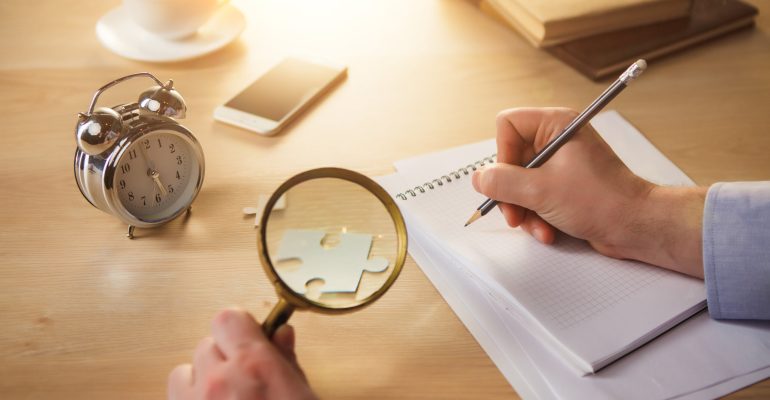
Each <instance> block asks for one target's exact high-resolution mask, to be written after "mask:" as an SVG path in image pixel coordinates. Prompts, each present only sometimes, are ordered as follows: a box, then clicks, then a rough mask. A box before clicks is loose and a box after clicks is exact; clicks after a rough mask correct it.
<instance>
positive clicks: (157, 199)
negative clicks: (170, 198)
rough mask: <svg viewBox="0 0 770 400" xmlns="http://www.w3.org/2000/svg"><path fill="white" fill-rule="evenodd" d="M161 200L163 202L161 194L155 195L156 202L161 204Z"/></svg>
mask: <svg viewBox="0 0 770 400" xmlns="http://www.w3.org/2000/svg"><path fill="white" fill-rule="evenodd" d="M160 200H161V198H160V193H155V202H156V203H160Z"/></svg>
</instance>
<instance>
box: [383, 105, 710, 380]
mask: <svg viewBox="0 0 770 400" xmlns="http://www.w3.org/2000/svg"><path fill="white" fill-rule="evenodd" d="M592 124H593V125H594V126H595V127H596V128H597V130H598V131H599V132H600V134H601V135H602V137H603V138H604V139H605V141H607V142H608V144H609V145H610V146H611V147H612V148H613V149H614V150H615V152H616V153H617V154H618V155H619V156H620V157H621V158H622V159H624V161H625V162H626V163H627V165H629V167H630V168H631V170H633V171H634V172H635V173H637V174H639V175H641V176H643V177H645V178H647V179H649V180H652V181H655V182H657V183H661V184H669V185H692V184H693V183H692V181H691V180H690V179H689V178H688V177H687V176H686V175H685V174H684V173H682V171H680V170H679V169H678V168H677V167H676V166H675V165H674V164H673V163H671V162H670V161H669V160H668V159H666V158H665V156H663V155H662V154H661V153H660V152H659V151H658V150H657V149H655V147H654V146H652V144H651V143H650V142H648V141H647V140H646V139H645V138H644V136H642V135H641V133H639V132H638V131H637V130H636V129H634V128H633V126H631V125H630V124H628V123H627V122H626V121H625V120H624V119H623V118H622V117H621V116H620V115H619V114H618V113H616V112H605V113H603V114H600V115H599V116H597V117H595V118H594V121H593V122H592ZM603 126H604V127H605V128H604V129H602V127H603ZM607 127H611V128H607ZM494 160H495V142H494V140H487V141H483V142H480V143H474V144H469V145H466V146H461V147H457V148H453V149H449V150H445V151H442V152H438V153H433V154H428V155H424V156H420V157H416V158H412V159H408V160H403V161H399V162H396V163H395V166H396V169H397V171H398V172H397V173H396V174H393V175H389V176H385V177H380V178H378V181H379V182H380V183H381V184H382V185H383V187H385V189H386V190H387V191H389V193H391V195H392V197H393V198H394V199H396V201H397V204H398V205H399V207H400V209H401V211H402V213H403V214H404V217H405V219H406V221H407V229H408V231H409V234H410V237H412V238H416V240H419V241H424V242H425V243H428V244H429V245H428V246H425V247H426V248H431V247H433V248H441V249H443V251H444V252H445V253H446V255H447V256H449V257H451V258H452V259H453V260H455V261H456V262H455V263H454V265H455V267H451V268H458V271H457V272H458V273H462V274H464V276H467V277H469V278H470V279H474V280H476V281H477V282H478V283H480V284H481V285H483V286H484V287H486V288H487V289H488V290H489V293H490V294H491V295H492V297H493V298H494V299H495V300H496V301H497V302H499V304H500V305H501V306H502V307H503V308H504V309H505V310H506V311H507V312H509V313H512V317H515V318H517V319H518V320H520V321H523V322H524V326H525V328H526V329H527V330H528V331H530V332H531V333H532V334H533V336H535V337H537V338H538V339H539V340H540V341H541V342H542V343H543V344H544V345H545V346H546V347H547V348H548V349H549V350H551V351H552V352H554V353H555V354H557V355H558V356H559V357H560V358H561V359H562V360H563V361H564V362H565V363H567V364H568V365H571V366H573V367H574V368H575V369H576V370H577V371H579V372H580V373H583V374H589V373H593V372H596V371H598V370H599V369H601V368H602V367H604V366H606V365H609V364H610V363H612V362H613V361H614V360H617V359H618V358H620V357H622V356H623V355H625V354H627V353H628V352H630V351H632V350H634V349H635V348H637V347H639V346H641V345H643V344H644V343H646V342H648V341H649V340H651V339H653V338H654V337H656V336H658V335H659V334H661V333H663V332H665V331H666V330H668V329H670V328H671V327H673V326H675V325H676V324H678V323H679V322H681V321H683V320H685V319H687V318H688V317H690V316H692V315H693V314H694V313H696V312H697V311H699V310H702V309H703V308H704V307H705V289H704V285H703V282H702V281H700V280H697V279H693V278H690V277H686V276H684V275H681V274H677V273H674V272H669V271H667V270H664V269H661V268H657V267H652V266H649V265H646V264H643V263H640V262H635V261H625V260H616V259H612V258H609V257H605V256H602V255H600V254H598V253H597V252H595V251H594V250H593V249H591V247H590V246H589V245H588V244H587V243H585V242H584V241H581V240H577V239H574V238H571V237H568V236H566V235H562V236H560V237H559V238H558V240H557V242H556V244H554V245H551V246H548V245H543V244H540V243H539V242H537V241H535V240H534V239H533V238H531V237H530V236H529V235H528V234H526V233H525V232H523V231H521V230H520V229H512V228H510V227H508V226H507V225H506V223H505V221H504V219H503V218H502V215H500V214H499V213H497V212H496V211H495V212H493V213H490V214H489V215H487V216H486V217H485V218H482V219H481V220H479V221H477V222H475V223H474V224H473V225H471V226H469V227H466V228H464V227H463V225H464V223H465V220H466V219H467V218H468V216H469V215H470V214H471V213H472V212H473V211H474V210H475V209H476V207H478V205H479V204H481V202H483V201H484V199H485V198H484V197H483V196H482V195H479V194H478V193H476V192H475V191H474V190H473V188H472V187H471V184H470V174H471V173H472V171H473V170H475V169H477V168H478V167H479V166H482V165H486V164H488V163H490V162H494ZM448 268H450V267H448Z"/></svg>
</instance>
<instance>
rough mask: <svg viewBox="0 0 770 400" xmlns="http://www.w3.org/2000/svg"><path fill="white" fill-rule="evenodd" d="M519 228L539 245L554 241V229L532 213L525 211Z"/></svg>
mask: <svg viewBox="0 0 770 400" xmlns="http://www.w3.org/2000/svg"><path fill="white" fill-rule="evenodd" d="M521 228H522V229H524V231H526V232H527V233H529V234H530V235H532V237H534V238H535V239H537V241H539V242H540V243H544V244H551V243H553V242H554V240H555V239H556V229H555V228H554V227H553V226H551V224H549V223H548V222H545V220H543V219H542V218H540V216H539V215H537V214H536V213H534V212H532V211H527V214H526V215H525V216H524V221H522V223H521Z"/></svg>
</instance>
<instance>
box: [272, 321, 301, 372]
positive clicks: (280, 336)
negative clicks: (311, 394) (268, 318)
mask: <svg viewBox="0 0 770 400" xmlns="http://www.w3.org/2000/svg"><path fill="white" fill-rule="evenodd" d="M295 337H296V335H295V333H294V328H293V327H292V326H291V325H281V326H280V327H279V328H278V330H277V331H275V335H273V343H275V347H277V348H278V351H279V352H280V353H281V354H282V355H283V357H284V358H285V359H286V361H288V362H289V364H291V365H292V366H293V367H294V369H295V370H296V371H297V372H298V373H299V374H300V376H302V378H303V379H305V380H307V378H305V372H304V371H302V368H300V366H299V363H298V362H297V354H296V352H295V351H294V344H295V341H296V339H295Z"/></svg>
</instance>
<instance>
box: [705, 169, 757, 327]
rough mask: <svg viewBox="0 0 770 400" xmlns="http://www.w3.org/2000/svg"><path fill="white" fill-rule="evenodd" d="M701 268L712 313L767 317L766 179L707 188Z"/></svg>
mask: <svg viewBox="0 0 770 400" xmlns="http://www.w3.org/2000/svg"><path fill="white" fill-rule="evenodd" d="M703 268H704V278H705V282H706V298H707V302H708V308H709V314H710V315H711V317H712V318H715V319H770V181H766V182H731V183H717V184H714V185H712V186H711V187H710V188H709V191H708V195H707V196H706V204H705V209H704V214H703Z"/></svg>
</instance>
